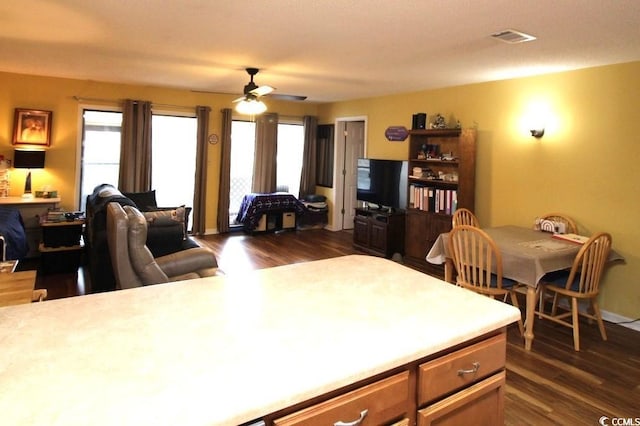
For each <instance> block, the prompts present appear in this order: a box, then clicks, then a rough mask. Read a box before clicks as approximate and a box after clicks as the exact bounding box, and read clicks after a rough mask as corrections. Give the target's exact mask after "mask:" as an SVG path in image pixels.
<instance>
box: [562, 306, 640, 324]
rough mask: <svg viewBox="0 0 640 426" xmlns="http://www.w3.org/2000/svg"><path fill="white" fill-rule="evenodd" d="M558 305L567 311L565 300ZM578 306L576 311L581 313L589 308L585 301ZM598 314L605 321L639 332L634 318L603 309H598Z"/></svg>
mask: <svg viewBox="0 0 640 426" xmlns="http://www.w3.org/2000/svg"><path fill="white" fill-rule="evenodd" d="M559 305H560V306H563V307H564V308H565V309H569V304H568V301H567V299H564V298H563V299H562V300H560V302H559ZM578 305H579V307H578V309H579V310H580V311H583V310H586V309H587V307H588V306H589V303H588V302H586V301H580V302H578ZM600 313H601V314H602V319H603V320H605V321H608V322H611V323H614V324H618V325H621V326H622V327H626V328H630V329H632V330H636V331H640V321H634V320H635V319H636V318H627V317H623V316H622V315H618V314H616V313H613V312H609V311H605V310H603V309H600ZM632 321H633V322H632ZM623 323H624V324H623Z"/></svg>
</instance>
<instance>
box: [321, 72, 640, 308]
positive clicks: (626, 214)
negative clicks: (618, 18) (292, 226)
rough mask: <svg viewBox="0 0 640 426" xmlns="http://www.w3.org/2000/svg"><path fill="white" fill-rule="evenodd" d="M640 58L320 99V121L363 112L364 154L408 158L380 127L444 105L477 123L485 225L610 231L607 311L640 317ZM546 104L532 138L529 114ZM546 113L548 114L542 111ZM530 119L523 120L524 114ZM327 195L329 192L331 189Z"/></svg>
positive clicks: (449, 113) (479, 198)
mask: <svg viewBox="0 0 640 426" xmlns="http://www.w3.org/2000/svg"><path fill="white" fill-rule="evenodd" d="M638 76H640V62H633V63H628V64H621V65H613V66H606V67H598V68H591V69H586V70H580V71H573V72H565V73H558V74H552V75H547V76H540V77H531V78H522V79H515V80H507V81H498V82H491V83H482V84H474V85H467V86H459V87H451V88H444V89H439V90H427V91H422V92H415V93H408V94H398V95H393V96H386V97H379V98H372V99H362V100H358V101H353V102H340V103H336V104H329V105H323V106H321V107H320V108H319V121H320V123H333V122H334V121H335V119H336V117H351V116H367V120H368V141H367V143H368V146H367V150H368V154H369V156H371V157H379V158H392V159H402V158H405V157H406V156H407V149H408V148H407V145H408V142H406V141H405V142H402V143H398V142H388V141H386V139H385V138H384V130H385V129H386V128H387V127H388V126H392V125H404V126H406V127H407V128H410V127H411V117H412V114H414V113H417V112H426V113H427V115H428V117H431V116H432V115H435V114H436V113H441V114H442V115H444V116H445V117H446V118H448V119H449V120H456V119H459V120H460V122H461V124H462V126H463V127H477V129H478V154H477V167H476V176H477V180H476V214H477V215H478V218H479V220H480V223H481V224H482V225H483V226H498V225H505V224H515V225H521V226H532V224H533V220H534V218H535V217H536V215H539V214H542V213H545V212H551V211H559V212H564V213H566V214H568V215H570V216H572V217H573V218H575V219H576V220H577V222H578V224H579V227H580V230H581V232H583V233H585V234H591V233H593V232H596V231H607V232H609V233H611V234H612V237H613V247H614V249H615V250H616V251H617V252H618V253H620V254H622V255H623V256H624V257H625V260H626V263H625V264H615V265H612V267H610V268H608V270H607V273H606V276H605V279H604V282H603V288H602V294H601V305H602V307H603V309H605V310H608V311H610V312H613V313H616V314H619V315H622V316H625V317H628V318H638V317H640V282H639V281H640V280H639V279H638V277H640V226H638V222H637V220H638V219H639V218H640V198H639V195H640V184H639V182H640V140H639V139H640V136H639V135H640V132H638V130H637V128H636V125H637V124H638V122H637V121H636V120H638V118H639V117H640V116H639V115H638V114H639V112H640V78H639V77H638ZM541 105H542V110H543V111H547V114H548V116H547V119H546V126H545V127H546V133H545V135H544V137H543V138H542V139H535V138H533V137H531V136H530V134H529V133H528V131H527V130H528V127H529V126H528V125H527V124H526V123H523V119H526V117H527V116H528V115H529V114H530V111H531V110H532V109H533V110H537V109H539V108H540V106H541ZM538 115H542V114H538ZM525 121H526V120H525ZM327 193H328V194H329V196H330V195H331V191H327Z"/></svg>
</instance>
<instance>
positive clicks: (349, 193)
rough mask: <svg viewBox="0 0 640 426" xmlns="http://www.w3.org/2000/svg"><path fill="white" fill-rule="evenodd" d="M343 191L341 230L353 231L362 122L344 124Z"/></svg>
mask: <svg viewBox="0 0 640 426" xmlns="http://www.w3.org/2000/svg"><path fill="white" fill-rule="evenodd" d="M344 126H345V127H344V166H343V170H344V172H343V173H344V177H345V178H344V191H343V203H342V205H343V215H342V229H353V219H354V216H355V208H356V206H357V198H356V184H357V179H358V158H360V157H362V156H364V121H345V122H344Z"/></svg>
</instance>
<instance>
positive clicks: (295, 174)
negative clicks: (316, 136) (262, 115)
mask: <svg viewBox="0 0 640 426" xmlns="http://www.w3.org/2000/svg"><path fill="white" fill-rule="evenodd" d="M303 155H304V126H303V125H302V124H301V123H299V124H291V123H279V124H278V157H277V160H276V162H277V169H276V170H277V172H276V175H277V177H276V185H277V188H278V190H281V191H284V192H288V193H290V194H293V195H294V196H296V197H297V196H298V195H299V193H300V176H301V173H302V156H303Z"/></svg>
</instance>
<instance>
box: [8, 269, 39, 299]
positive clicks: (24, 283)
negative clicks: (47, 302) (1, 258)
mask: <svg viewBox="0 0 640 426" xmlns="http://www.w3.org/2000/svg"><path fill="white" fill-rule="evenodd" d="M36 274H37V272H36V271H23V272H13V273H7V272H2V273H0V306H10V305H20V304H22V303H31V301H32V300H33V288H34V286H35V284H36Z"/></svg>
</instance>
